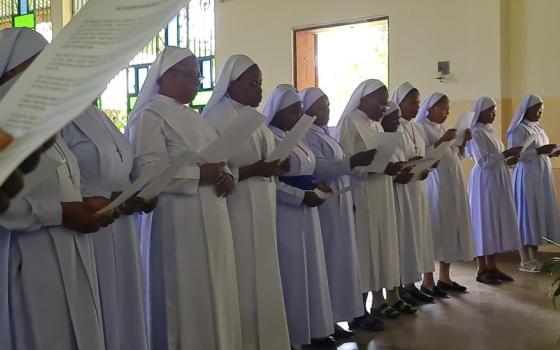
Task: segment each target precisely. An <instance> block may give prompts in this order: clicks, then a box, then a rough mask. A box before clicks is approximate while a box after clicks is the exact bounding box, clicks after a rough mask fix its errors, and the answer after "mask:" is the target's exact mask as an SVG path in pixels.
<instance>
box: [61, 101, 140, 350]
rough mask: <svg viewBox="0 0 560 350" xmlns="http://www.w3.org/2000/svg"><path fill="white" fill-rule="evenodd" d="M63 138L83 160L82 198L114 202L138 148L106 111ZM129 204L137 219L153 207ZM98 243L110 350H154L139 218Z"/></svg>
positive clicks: (87, 114) (80, 121)
mask: <svg viewBox="0 0 560 350" xmlns="http://www.w3.org/2000/svg"><path fill="white" fill-rule="evenodd" d="M61 136H62V138H63V140H64V141H65V142H66V144H67V145H68V147H69V148H70V150H71V151H72V153H74V155H75V156H76V158H77V159H78V163H79V166H80V176H81V178H80V180H81V181H80V183H81V189H82V196H84V197H92V198H95V197H103V198H111V197H112V195H113V194H114V193H116V192H121V191H122V190H124V188H125V187H126V186H127V185H128V184H129V183H130V173H131V171H132V160H133V153H132V146H131V145H130V143H129V142H128V140H127V139H126V138H125V137H124V135H122V134H121V132H120V131H119V130H118V129H117V128H116V127H115V125H114V124H113V123H112V122H111V121H110V120H109V118H108V117H107V116H106V115H105V113H103V111H101V110H99V109H97V108H96V107H94V106H88V107H87V108H86V110H85V111H84V112H83V113H82V114H81V115H80V116H79V117H78V118H76V119H75V120H74V121H72V122H71V123H70V124H68V125H66V126H65V127H64V128H63V129H62V130H61ZM128 203H129V207H132V208H126V205H125V206H123V207H122V209H123V210H122V213H124V212H125V211H128V213H127V214H133V213H134V211H135V210H136V207H138V209H140V208H144V209H145V210H148V207H150V203H138V205H133V204H132V203H131V202H130V201H129V202H128ZM140 205H141V207H140ZM150 209H151V208H150ZM92 240H93V247H94V251H95V256H96V262H97V265H96V266H97V275H98V278H99V291H100V297H101V307H102V314H103V326H104V334H105V346H106V349H107V350H112V349H115V350H117V349H139V350H141V349H148V336H147V332H146V322H145V319H146V315H145V309H144V295H143V293H142V292H143V277H142V273H141V265H140V245H139V242H138V237H137V235H136V224H135V222H134V217H133V216H131V215H123V216H122V217H120V218H119V219H117V220H116V221H115V222H114V223H113V224H112V225H110V226H108V227H106V228H103V229H101V230H100V231H99V232H97V233H96V234H95V235H93V237H92Z"/></svg>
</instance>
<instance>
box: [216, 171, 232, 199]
mask: <svg viewBox="0 0 560 350" xmlns="http://www.w3.org/2000/svg"><path fill="white" fill-rule="evenodd" d="M233 185H234V183H233V176H231V175H230V174H224V175H223V176H222V178H221V179H220V180H218V183H217V184H216V195H217V196H218V197H227V196H229V194H230V193H231V191H232V190H233Z"/></svg>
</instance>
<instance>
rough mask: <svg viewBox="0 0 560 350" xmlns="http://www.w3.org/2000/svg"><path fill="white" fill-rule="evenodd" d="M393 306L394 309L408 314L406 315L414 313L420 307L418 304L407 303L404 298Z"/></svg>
mask: <svg viewBox="0 0 560 350" xmlns="http://www.w3.org/2000/svg"><path fill="white" fill-rule="evenodd" d="M392 307H393V309H395V310H397V311H398V312H400V313H401V314H406V315H413V314H415V313H416V312H418V308H417V307H416V306H413V305H410V304H407V303H405V302H404V301H402V300H399V301H397V302H396V304H395V305H393V306H392Z"/></svg>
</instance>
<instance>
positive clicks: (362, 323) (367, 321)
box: [348, 313, 385, 332]
mask: <svg viewBox="0 0 560 350" xmlns="http://www.w3.org/2000/svg"><path fill="white" fill-rule="evenodd" d="M348 326H349V327H350V329H361V330H364V331H372V332H381V331H382V330H384V329H385V325H384V323H383V320H380V319H378V318H376V317H373V316H372V315H371V314H369V313H368V314H367V315H364V316H360V317H356V318H355V319H353V320H352V321H350V322H349V323H348Z"/></svg>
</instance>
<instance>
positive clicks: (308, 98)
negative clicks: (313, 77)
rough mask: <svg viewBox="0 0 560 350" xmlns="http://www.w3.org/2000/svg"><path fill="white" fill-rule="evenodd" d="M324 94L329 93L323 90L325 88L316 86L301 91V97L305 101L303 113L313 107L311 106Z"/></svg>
mask: <svg viewBox="0 0 560 350" xmlns="http://www.w3.org/2000/svg"><path fill="white" fill-rule="evenodd" d="M323 96H327V95H326V94H325V93H324V92H323V90H321V89H319V88H316V87H311V88H307V89H303V90H302V91H300V93H299V97H301V100H302V101H303V113H307V111H308V110H309V108H311V106H313V104H314V103H315V102H317V100H318V99H320V98H321V97H323Z"/></svg>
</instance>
